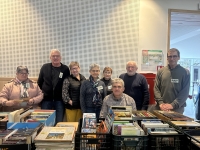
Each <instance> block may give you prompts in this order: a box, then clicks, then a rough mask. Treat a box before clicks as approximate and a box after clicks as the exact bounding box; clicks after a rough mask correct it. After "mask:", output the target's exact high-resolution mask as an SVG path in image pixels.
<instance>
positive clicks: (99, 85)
mask: <svg viewBox="0 0 200 150" xmlns="http://www.w3.org/2000/svg"><path fill="white" fill-rule="evenodd" d="M179 59H180V52H179V51H178V50H177V49H170V50H168V52H167V60H168V65H167V66H166V67H164V68H161V69H160V70H158V73H157V76H156V79H155V87H154V96H155V100H156V102H157V109H160V110H163V111H169V110H173V111H177V112H180V113H183V111H184V107H185V102H186V99H187V96H188V92H189V82H190V73H189V71H188V70H187V69H185V68H183V67H181V66H180V65H178V64H177V62H178V60H179ZM50 60H51V63H47V64H44V65H43V66H42V67H41V69H40V73H39V77H38V81H37V82H35V81H33V80H30V79H29V78H28V73H29V71H28V68H27V67H26V66H18V67H17V70H16V77H15V78H14V79H13V80H11V81H10V82H9V83H7V84H5V86H4V87H3V89H2V91H1V92H0V104H1V105H2V106H3V107H5V108H12V109H17V108H19V107H22V105H20V104H19V101H15V100H19V99H28V100H27V103H26V105H25V107H28V106H33V107H38V104H40V107H41V109H54V110H56V123H57V122H62V121H63V118H64V113H65V116H66V120H67V121H69V122H73V121H78V120H79V119H80V118H81V117H82V113H96V116H97V118H98V117H105V116H106V114H107V112H108V110H109V109H110V107H111V106H132V109H133V110H147V109H148V105H149V98H150V95H149V89H148V83H147V80H146V78H145V77H144V76H143V75H142V74H139V73H137V69H138V66H137V63H136V62H135V61H129V62H127V64H126V70H127V73H124V74H121V75H120V76H119V78H115V79H112V78H111V76H112V73H113V70H112V68H110V67H105V68H104V70H103V78H102V79H100V78H99V75H100V66H99V65H98V64H95V63H94V64H91V65H90V66H89V73H90V76H89V78H88V79H86V78H85V77H84V76H83V75H82V74H81V73H80V65H79V63H78V62H77V61H72V62H71V63H70V64H69V67H68V66H66V65H64V64H62V63H61V53H60V51H59V50H57V49H53V50H51V52H50ZM11 106H12V107H11Z"/></svg>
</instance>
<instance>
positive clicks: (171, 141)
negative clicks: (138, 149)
mask: <svg viewBox="0 0 200 150" xmlns="http://www.w3.org/2000/svg"><path fill="white" fill-rule="evenodd" d="M177 132H178V134H159V135H152V134H149V150H183V149H184V150H185V149H187V146H186V143H185V135H184V134H183V133H181V132H180V131H178V130H177Z"/></svg>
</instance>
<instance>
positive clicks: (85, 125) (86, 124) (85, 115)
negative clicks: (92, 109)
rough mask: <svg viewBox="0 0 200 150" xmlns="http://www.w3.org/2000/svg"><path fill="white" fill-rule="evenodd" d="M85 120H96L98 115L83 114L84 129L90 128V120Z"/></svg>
mask: <svg viewBox="0 0 200 150" xmlns="http://www.w3.org/2000/svg"><path fill="white" fill-rule="evenodd" d="M85 118H96V114H95V113H83V122H82V127H83V128H85V127H87V126H88V127H89V120H88V119H86V120H85Z"/></svg>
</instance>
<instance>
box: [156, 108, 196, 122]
mask: <svg viewBox="0 0 200 150" xmlns="http://www.w3.org/2000/svg"><path fill="white" fill-rule="evenodd" d="M154 113H155V114H157V115H158V117H163V118H167V120H172V121H194V119H192V118H189V117H187V116H185V115H183V114H180V113H177V112H174V111H155V110H154ZM161 119H162V118H161Z"/></svg>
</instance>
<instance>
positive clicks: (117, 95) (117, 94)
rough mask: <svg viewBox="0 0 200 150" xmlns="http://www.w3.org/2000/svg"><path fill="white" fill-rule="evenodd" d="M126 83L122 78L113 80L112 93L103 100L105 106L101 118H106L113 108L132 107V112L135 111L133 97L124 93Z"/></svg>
mask: <svg viewBox="0 0 200 150" xmlns="http://www.w3.org/2000/svg"><path fill="white" fill-rule="evenodd" d="M123 91H124V81H123V80H122V79H120V78H115V79H113V80H112V92H113V93H111V94H110V95H108V96H106V97H105V98H104V100H103V105H102V108H101V112H100V117H102V118H105V117H106V115H107V114H108V112H109V109H110V107H111V106H132V110H133V111H135V110H137V109H136V105H135V101H134V99H133V98H132V97H130V96H128V95H127V94H124V93H123Z"/></svg>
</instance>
